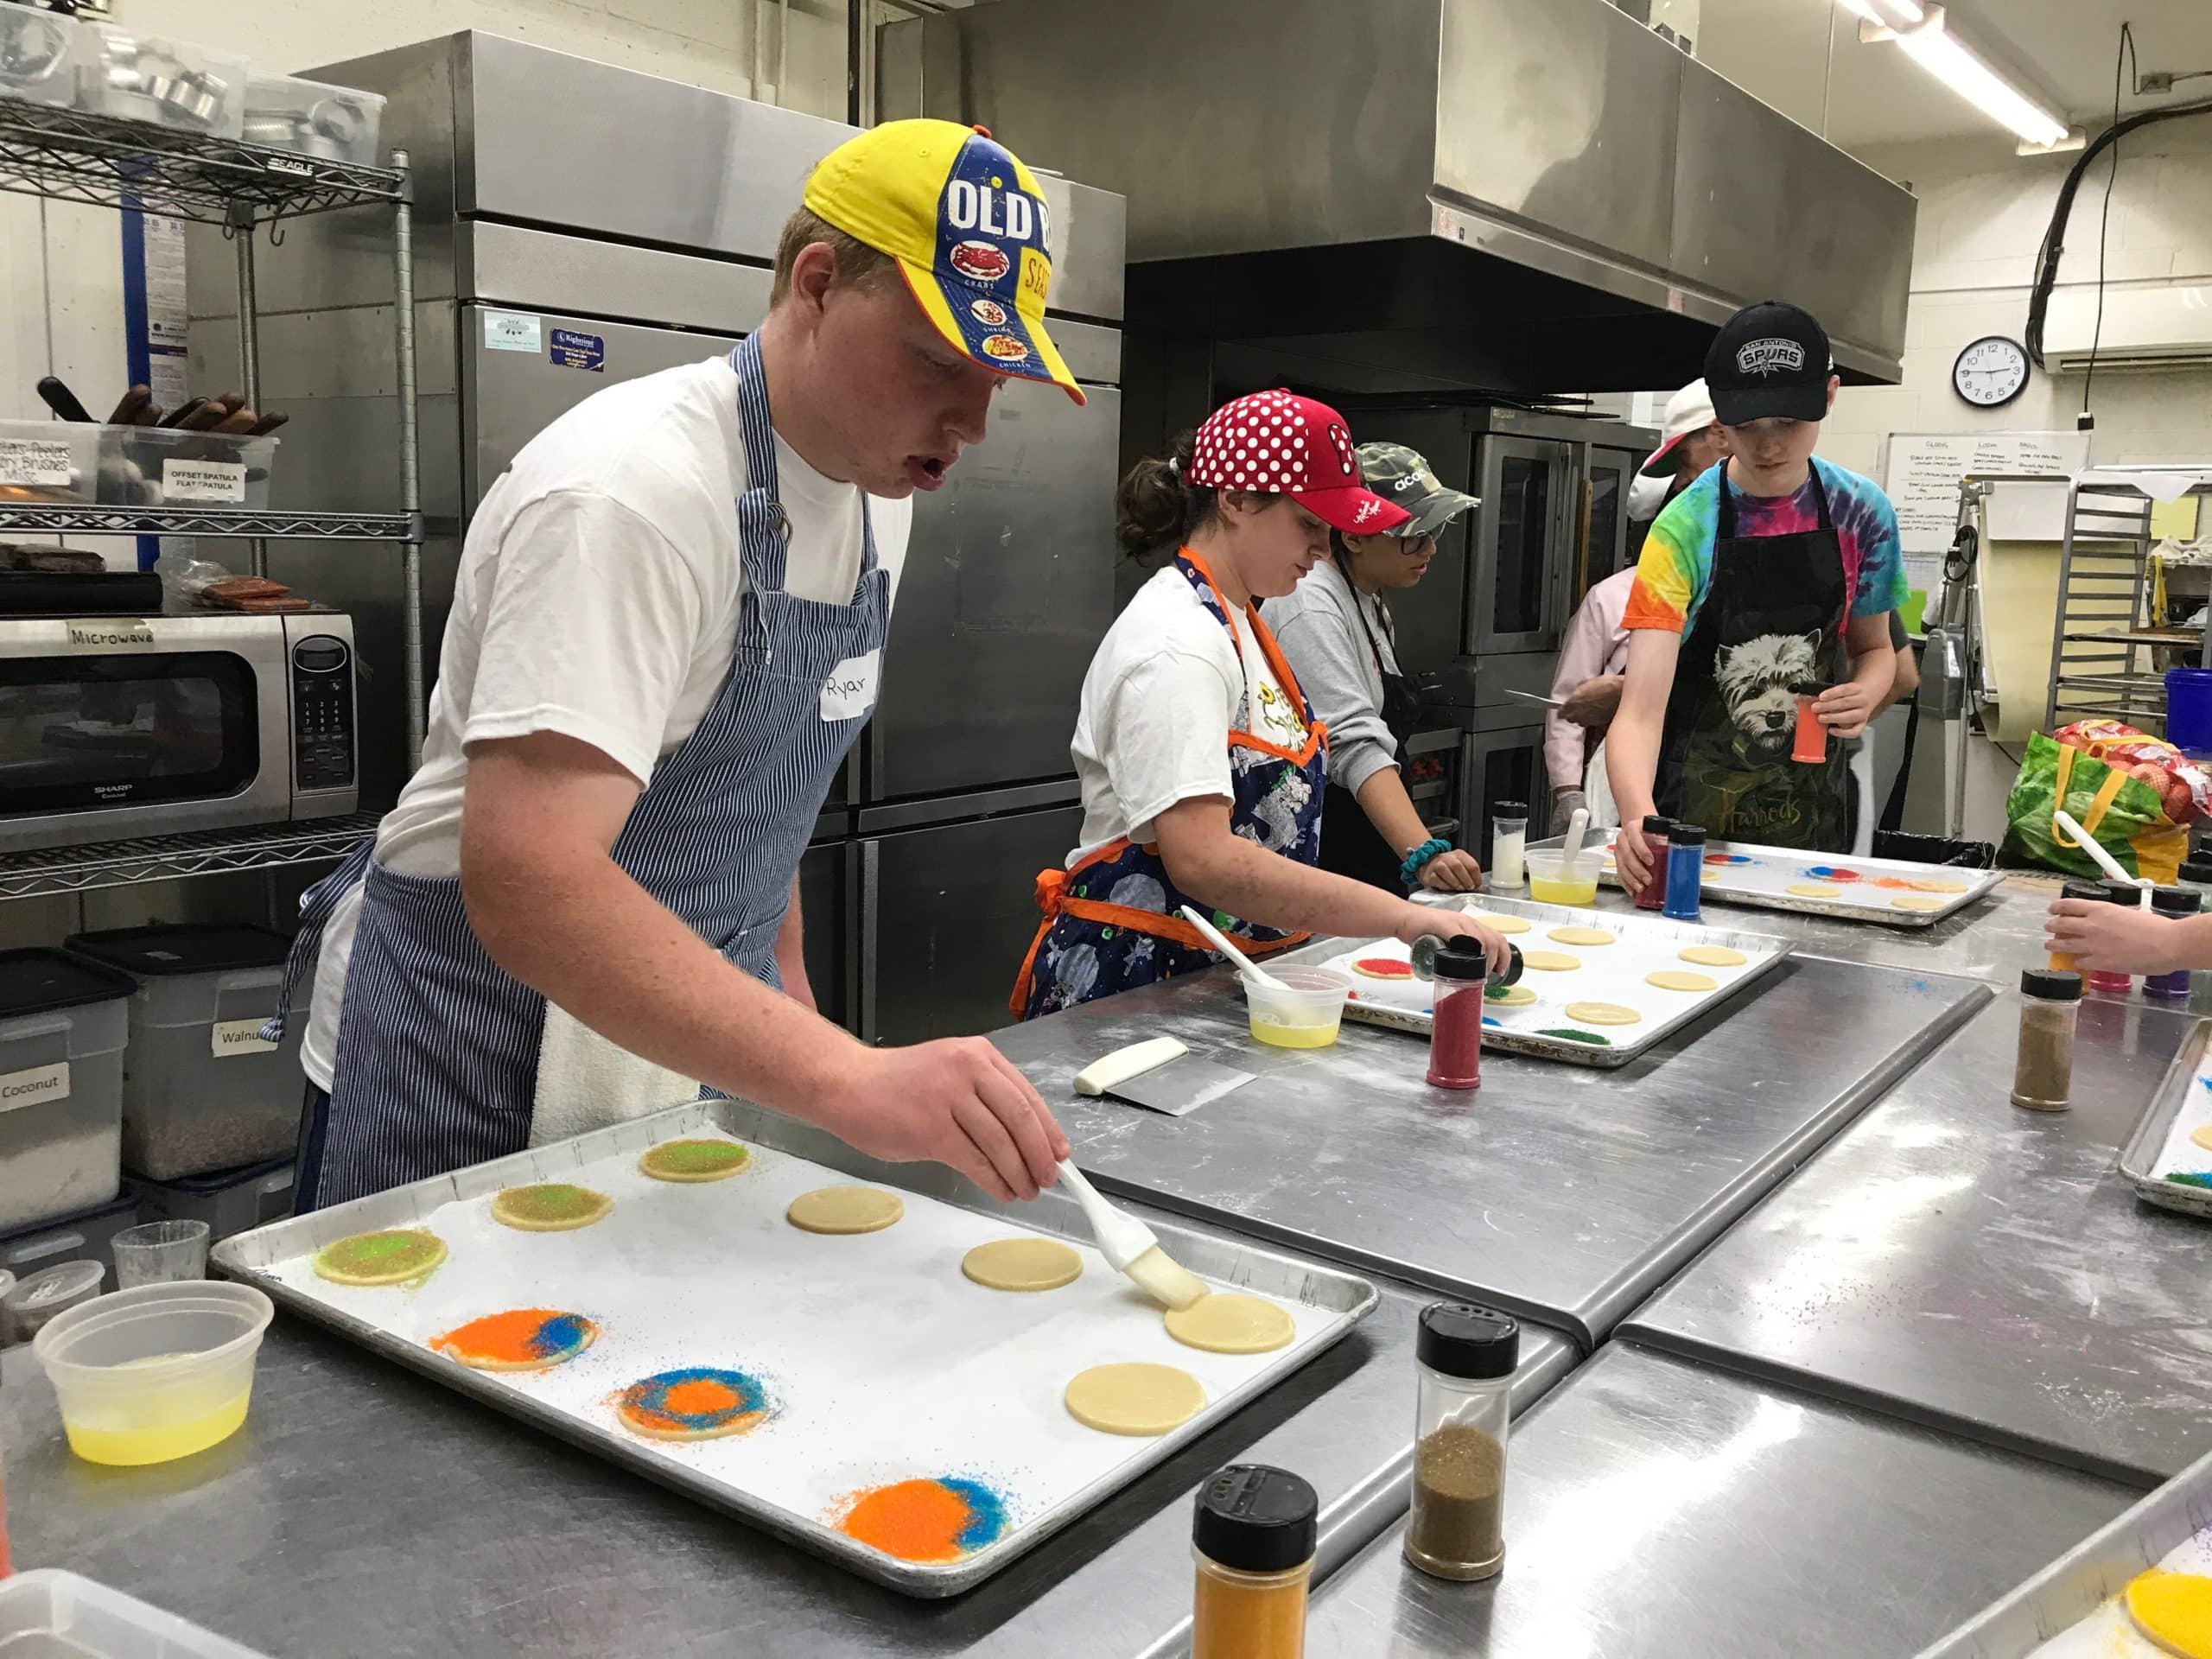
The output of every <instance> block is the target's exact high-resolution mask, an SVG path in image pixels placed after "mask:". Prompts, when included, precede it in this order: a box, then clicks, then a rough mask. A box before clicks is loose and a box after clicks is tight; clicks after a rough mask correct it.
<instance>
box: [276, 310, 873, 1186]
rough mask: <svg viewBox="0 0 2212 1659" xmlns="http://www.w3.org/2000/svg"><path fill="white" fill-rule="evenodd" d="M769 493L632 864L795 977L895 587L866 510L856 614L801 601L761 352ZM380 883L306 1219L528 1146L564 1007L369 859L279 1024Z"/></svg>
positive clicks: (756, 498)
mask: <svg viewBox="0 0 2212 1659" xmlns="http://www.w3.org/2000/svg"><path fill="white" fill-rule="evenodd" d="M730 366H731V367H732V368H734V370H735V371H736V372H737V391H738V415H739V418H740V424H741V427H742V428H743V431H744V438H745V459H746V466H747V473H748V475H749V477H750V479H751V482H752V487H751V488H749V489H747V491H746V493H744V494H743V495H741V496H740V497H739V498H738V499H737V520H738V531H739V549H740V553H741V557H742V559H743V561H744V565H745V576H746V593H745V597H744V602H743V606H742V608H741V619H740V622H739V626H738V639H737V646H736V651H735V653H734V656H733V658H732V660H731V663H730V669H729V674H728V677H727V678H725V679H724V680H723V682H722V686H721V692H720V693H719V694H718V695H717V696H716V697H715V702H714V703H713V705H712V706H711V707H710V708H709V709H708V710H707V713H706V715H705V717H704V718H703V719H702V720H701V721H700V722H699V726H698V728H697V729H696V731H694V732H693V733H692V734H691V735H690V737H688V738H686V739H685V740H684V741H683V743H682V744H680V745H679V746H678V747H677V748H676V749H675V751H674V752H673V753H670V754H669V755H667V756H666V757H665V758H664V759H663V760H661V761H660V763H659V764H658V766H655V767H654V768H653V775H652V781H651V782H650V783H649V784H647V785H646V786H645V790H644V791H643V792H642V793H640V794H639V797H638V800H637V804H635V805H634V806H633V807H632V809H631V811H630V816H629V818H628V820H627V821H626V823H624V825H623V827H622V832H621V834H620V836H617V837H616V839H615V842H614V846H613V859H614V861H615V863H616V864H618V865H619V866H620V867H621V868H622V869H623V870H625V871H626V872H627V873H628V874H630V875H631V876H632V877H633V878H634V879H635V880H637V882H638V884H639V886H640V887H643V888H645V891H646V892H647V893H651V894H652V896H653V897H654V898H655V899H658V900H659V901H660V902H661V903H662V904H664V905H665V906H668V907H669V909H671V911H673V912H676V914H677V915H678V916H680V917H682V918H683V920H684V921H685V922H686V923H688V924H689V925H690V926H691V928H692V929H693V930H694V931H696V932H697V933H698V934H699V935H700V937H701V938H704V939H705V940H706V941H707V942H708V943H709V944H712V945H713V946H714V947H715V949H716V950H720V951H721V954H722V955H723V957H726V958H727V959H728V961H730V962H732V963H734V964H736V965H737V966H738V967H739V968H741V969H744V970H745V971H746V972H747V973H749V974H751V975H752V976H753V977H754V978H756V979H759V980H761V981H763V982H766V983H767V984H769V985H778V984H779V977H778V975H777V969H776V959H775V943H776V933H777V930H778V928H779V926H780V925H781V924H782V922H783V918H784V912H785V910H786V909H787V908H788V907H789V906H790V902H791V880H792V878H793V876H794V875H795V874H796V873H797V871H798V861H799V856H800V855H801V854H802V853H804V851H805V849H806V842H807V837H808V836H810V835H811V834H812V833H813V829H814V822H815V817H816V816H817V813H819V812H820V810H821V808H822V801H823V796H824V795H825V794H826V793H827V792H828V790H829V780H830V779H831V777H832V776H833V775H834V774H835V772H836V769H837V766H838V763H839V762H840V761H842V760H843V759H844V757H845V752H846V751H847V750H848V749H849V748H850V747H852V744H853V741H854V739H855V738H856V737H857V736H859V734H860V730H861V726H862V725H863V724H864V723H865V721H866V720H867V711H866V710H865V709H863V710H861V711H860V712H858V713H855V714H853V715H849V716H847V717H844V718H840V719H830V718H828V717H827V711H826V709H825V696H824V693H825V687H826V684H827V683H828V682H829V679H830V677H831V676H832V674H833V672H834V671H836V670H838V669H839V668H840V667H841V666H849V665H850V664H851V663H852V661H853V659H855V658H866V657H867V655H868V653H869V652H880V650H881V648H882V645H883V642H884V637H885V632H886V627H887V622H888V620H889V613H890V584H889V580H888V577H887V574H886V572H885V571H884V570H883V569H882V568H881V567H880V565H879V564H878V563H876V556H875V537H874V530H873V528H872V527H871V525H870V523H869V519H868V511H867V502H866V498H865V497H863V498H862V503H861V572H860V577H859V580H858V582H856V583H855V588H854V592H853V597H852V601H851V602H850V603H849V604H846V605H834V604H827V603H823V602H822V601H815V600H806V599H798V598H794V597H793V596H791V594H788V593H786V592H785V591H784V565H785V552H786V549H787V543H788V542H789V540H790V536H791V524H790V521H789V520H788V519H787V518H785V514H784V511H783V508H782V506H781V505H780V504H779V500H778V497H777V492H776V446H775V441H774V434H773V429H772V427H771V425H770V423H769V417H768V388H767V383H766V378H764V376H763V374H762V372H761V366H760V346H759V344H758V343H757V341H756V340H754V339H753V338H749V337H748V338H747V340H745V341H744V342H743V343H742V344H741V345H740V346H738V347H737V349H736V350H735V351H734V352H733V353H730ZM356 882H360V883H363V884H364V887H363V893H362V898H361V910H360V918H359V922H358V924H357V925H356V927H355V931H354V934H353V958H352V961H351V963H349V965H348V967H347V969H346V995H345V1001H344V1005H343V1007H342V1008H341V1010H340V1016H339V1025H338V1050H337V1056H336V1058H335V1061H334V1073H335V1074H334V1077H333V1078H332V1084H333V1087H332V1090H331V1094H330V1098H329V1101H328V1103H327V1106H326V1107H325V1108H324V1109H323V1111H322V1114H321V1116H322V1120H323V1121H322V1122H321V1123H310V1124H309V1125H308V1128H307V1132H306V1134H305V1135H304V1136H303V1141H302V1149H301V1163H302V1167H301V1172H300V1181H299V1185H298V1192H299V1208H300V1210H301V1211H302V1212H304V1211H308V1210H313V1209H317V1208H321V1207H323V1206H326V1205H334V1204H341V1203H344V1202H346V1200H347V1199H350V1198H359V1197H361V1196H362V1195H363V1194H365V1193H369V1192H382V1191H383V1190H384V1189H385V1188H386V1187H391V1186H397V1185H402V1184H404V1183H405V1182H409V1181H416V1180H422V1179H426V1178H428V1177H429V1176H432V1175H437V1174H442V1173H445V1172H446V1171H448V1170H452V1169H458V1168H461V1167H462V1166H466V1165H468V1164H474V1163H480V1162H482V1161H484V1160H486V1159H489V1158H497V1157H501V1156H504V1155H505V1154H509V1153H513V1152H518V1151H520V1150H522V1148H523V1147H524V1146H525V1145H526V1144H527V1143H528V1141H529V1137H530V1119H531V1101H532V1098H533V1096H534V1095H535V1092H536V1088H537V1051H538V1041H539V1038H540V1036H541V1035H542V1034H543V1029H544V1025H545V999H544V998H543V997H542V996H540V995H538V994H537V992H535V991H533V990H531V988H529V987H528V986H526V985H524V984H523V983H522V982H520V981H518V980H517V979H515V978H514V977H513V976H512V975H510V974H508V973H507V972H506V971H505V969H501V968H500V967H499V964H498V963H495V962H493V960H492V958H491V957H490V955H489V954H488V953H487V952H486V950H485V949H484V947H483V945H482V944H480V942H479V941H478V939H477V938H476V934H475V932H474V930H473V929H471V928H470V926H469V925H468V918H467V912H466V910H465V908H464V906H463V904H462V900H461V880H460V878H459V877H458V876H420V875H404V874H400V873H399V872H397V871H396V870H393V869H391V868H387V867H386V866H385V865H384V864H382V863H379V862H378V861H376V860H375V859H374V858H373V857H372V855H371V849H369V848H367V847H364V848H363V849H360V850H359V852H357V853H356V854H355V855H354V856H353V858H352V859H350V860H348V861H346V864H344V865H343V866H341V867H340V868H339V869H338V870H336V871H335V872H334V873H333V874H330V875H328V876H327V877H325V878H324V879H323V880H321V882H319V883H317V884H316V885H315V887H312V888H310V889H309V890H308V893H307V895H306V896H305V897H304V898H303V899H302V900H301V930H300V936H299V939H298V942H297V943H296V944H295V945H294V946H293V949H292V954H291V957H290V960H289V963H288V964H287V968H286V974H285V983H284V990H283V998H282V999H281V1001H280V1002H279V1011H278V1013H277V1017H276V1019H274V1020H271V1021H270V1024H269V1026H268V1027H264V1033H267V1034H270V1035H272V1036H273V1035H275V1034H277V1033H281V1031H282V1029H283V1020H284V1019H285V1012H284V1010H285V1009H286V1008H288V1007H289V1002H290V999H291V994H292V991H293V989H294V988H295V986H296V983H297V982H298V980H299V978H300V976H301V975H302V972H303V971H304V969H305V967H306V964H307V963H308V962H310V961H312V960H313V959H314V957H315V951H316V949H317V947H318V946H319V944H320V943H321V936H322V931H323V928H324V926H325V925H326V924H327V922H328V920H329V918H330V915H331V912H332V911H333V910H334V908H335V907H336V906H337V903H338V901H339V899H340V897H341V896H342V895H343V894H344V893H346V891H347V890H349V889H350V888H351V887H353V885H354V884H355V883H356Z"/></svg>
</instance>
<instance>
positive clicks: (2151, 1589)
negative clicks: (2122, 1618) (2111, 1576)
mask: <svg viewBox="0 0 2212 1659" xmlns="http://www.w3.org/2000/svg"><path fill="white" fill-rule="evenodd" d="M2121 1593H2122V1596H2123V1598H2124V1599H2125V1600H2126V1603H2127V1617H2128V1618H2130V1619H2131V1620H2133V1623H2134V1625H2135V1628H2136V1629H2137V1630H2140V1631H2141V1632H2142V1633H2143V1636H2144V1638H2145V1640H2146V1641H2148V1642H2149V1643H2151V1645H2152V1646H2153V1647H2155V1648H2157V1649H2158V1650H2159V1651H2160V1652H2162V1653H2170V1654H2173V1655H2175V1656H2177V1659H2212V1579H2208V1578H2205V1577H2203V1576H2202V1574H2199V1573H2168V1572H2164V1571H2162V1570H2161V1569H2159V1568H2158V1567H2153V1568H2152V1569H2151V1571H2149V1572H2148V1573H2142V1574H2139V1576H2137V1577H2135V1578H2133V1579H2131V1580H2128V1584H2127V1588H2126V1590H2125V1591H2124V1592H2121Z"/></svg>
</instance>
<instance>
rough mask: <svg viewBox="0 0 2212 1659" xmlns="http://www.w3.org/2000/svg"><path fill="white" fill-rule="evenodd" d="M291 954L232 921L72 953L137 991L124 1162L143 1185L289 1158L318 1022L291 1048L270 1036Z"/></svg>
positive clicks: (118, 934)
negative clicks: (305, 1043) (120, 976)
mask: <svg viewBox="0 0 2212 1659" xmlns="http://www.w3.org/2000/svg"><path fill="white" fill-rule="evenodd" d="M289 948H290V941H289V940H288V939H286V938H285V937H284V936H283V934H281V933H278V932H276V931H272V930H271V929H269V928H265V927H252V926H248V925H244V924H241V923H229V922H216V923H206V924H186V925H154V926H151V927H125V928H117V929H114V930H112V931H107V932H103V933H79V934H78V935H77V936H76V937H74V938H72V939H70V940H69V941H68V942H67V949H68V950H70V951H72V952H73V953H74V954H75V955H78V956H80V957H86V958H87V959H89V960H91V961H92V962H94V963H99V965H101V966H102V967H105V968H109V969H116V970H118V971H119V972H121V973H124V974H126V975H128V976H130V979H131V981H132V982H133V983H134V985H135V987H136V988H135V990H134V992H133V995H132V996H131V998H130V1046H129V1047H128V1048H127V1049H126V1050H125V1051H124V1062H123V1162H124V1166H125V1167H126V1168H128V1169H129V1170H130V1173H132V1174H134V1175H144V1176H148V1177H150V1178H151V1179H154V1180H156V1181H169V1180H175V1179H176V1178H177V1177H179V1176H181V1175H204V1174H207V1173H208V1172H209V1171H211V1170H232V1169H236V1168H238V1167H239V1166H241V1165H246V1164H255V1163H266V1162H268V1161H269V1160H270V1159H273V1158H277V1157H282V1156H285V1155H288V1154H290V1152H291V1151H292V1149H293V1147H294V1145H295V1144H296V1141H297V1140H298V1138H299V1127H300V1086H301V1073H300V1043H301V1041H302V1038H303V1037H304V1036H305V1034H306V1031H307V1023H306V1021H305V1020H297V1019H296V1020H292V1021H291V1023H290V1026H289V1029H288V1030H287V1031H286V1033H285V1034H284V1040H283V1042H282V1043H264V1042H263V1041H262V1040H261V1036H260V1032H261V1027H262V1024H263V1022H264V1021H265V1020H267V1019H268V1018H269V1017H270V1015H271V1014H275V1013H276V1012H277V991H278V989H279V988H280V987H281V986H282V984H283V978H284V957H285V953H286V951H287V950H289ZM179 1219H198V1220H208V1219H209V1218H208V1217H179ZM210 1225H211V1226H212V1225H213V1223H212V1221H211V1222H210Z"/></svg>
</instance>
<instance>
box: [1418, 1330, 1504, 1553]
mask: <svg viewBox="0 0 2212 1659" xmlns="http://www.w3.org/2000/svg"><path fill="white" fill-rule="evenodd" d="M1414 1357H1415V1358H1416V1360H1417V1361H1418V1362H1419V1363H1418V1364H1417V1366H1416V1370H1418V1371H1419V1373H1420V1390H1419V1398H1418V1400H1417V1402H1416V1403H1415V1407H1414V1498H1413V1510H1412V1515H1411V1517H1410V1520H1409V1522H1408V1526H1407V1529H1406V1559H1407V1560H1408V1561H1410V1562H1412V1563H1413V1564H1414V1566H1415V1567H1419V1568H1420V1569H1421V1571H1422V1572H1424V1573H1430V1574H1432V1575H1433V1576H1434V1577H1436V1578H1440V1579H1487V1578H1490V1577H1492V1576H1493V1575H1495V1574H1496V1573H1497V1571H1498V1569H1499V1568H1501V1567H1503V1566H1504V1565H1505V1529H1504V1521H1505V1431H1506V1424H1507V1422H1508V1421H1509V1420H1510V1418H1511V1416H1512V1414H1513V1371H1514V1368H1515V1367H1516V1365H1517V1364H1519V1363H1520V1359H1521V1327H1520V1325H1518V1324H1517V1323H1516V1322H1515V1321H1514V1320H1513V1319H1510V1318H1509V1317H1508V1316H1507V1315H1505V1314H1503V1313H1493V1312H1491V1310H1490V1309H1488V1308H1484V1307H1472V1306H1467V1305H1466V1304H1465V1303H1460V1302H1435V1303H1432V1304H1431V1305H1430V1306H1427V1307H1426V1308H1424V1309H1422V1310H1421V1330H1420V1332H1419V1334H1418V1337H1417V1338H1416V1340H1415V1345H1414Z"/></svg>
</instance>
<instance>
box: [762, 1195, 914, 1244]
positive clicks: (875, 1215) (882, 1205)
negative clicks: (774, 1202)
mask: <svg viewBox="0 0 2212 1659" xmlns="http://www.w3.org/2000/svg"><path fill="white" fill-rule="evenodd" d="M905 1214H906V1201H905V1200H904V1199H902V1198H900V1197H899V1195H898V1194H897V1193H896V1192H885V1191H884V1190H883V1189H882V1188H881V1187H877V1186H817V1187H816V1188H815V1189H814V1191H813V1192H802V1193H800V1194H799V1195H798V1197H797V1198H793V1199H792V1200H791V1208H790V1209H788V1210H786V1211H784V1216H785V1219H786V1220H788V1221H789V1222H790V1223H791V1225H792V1226H794V1227H797V1228H798V1229H799V1230H801V1231H803V1232H809V1233H880V1232H881V1231H882V1230H884V1229H885V1228H886V1227H888V1226H889V1225H891V1224H892V1223H893V1222H894V1221H896V1220H898V1219H899V1217H901V1216H903V1215H905Z"/></svg>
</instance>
